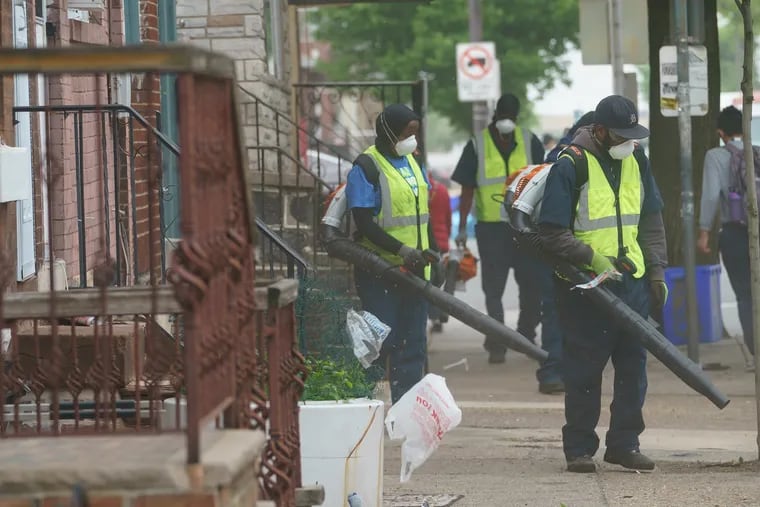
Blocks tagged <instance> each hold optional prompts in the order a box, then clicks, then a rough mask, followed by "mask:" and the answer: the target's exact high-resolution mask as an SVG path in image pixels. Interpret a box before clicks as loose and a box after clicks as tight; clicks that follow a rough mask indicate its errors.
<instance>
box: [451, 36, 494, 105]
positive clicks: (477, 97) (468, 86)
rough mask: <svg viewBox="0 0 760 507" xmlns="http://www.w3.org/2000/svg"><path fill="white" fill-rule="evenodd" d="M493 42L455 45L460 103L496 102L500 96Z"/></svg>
mask: <svg viewBox="0 0 760 507" xmlns="http://www.w3.org/2000/svg"><path fill="white" fill-rule="evenodd" d="M495 54H496V46H495V44H494V43H493V42H467V43H460V44H457V47H456V65H457V91H458V96H459V100H460V101H461V102H479V101H485V100H497V99H498V98H499V96H500V95H501V76H500V67H499V61H498V60H497V59H496V57H495Z"/></svg>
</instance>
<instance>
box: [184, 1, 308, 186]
mask: <svg viewBox="0 0 760 507" xmlns="http://www.w3.org/2000/svg"><path fill="white" fill-rule="evenodd" d="M272 1H274V0H272ZM264 3H265V0H177V37H178V38H179V39H180V41H183V42H187V43H190V44H194V45H196V46H199V47H202V48H204V49H207V50H210V51H215V52H220V53H224V54H226V55H228V56H230V57H231V58H232V59H234V60H235V68H236V71H237V72H236V73H237V79H238V84H239V85H240V88H241V93H240V94H239V96H240V101H241V111H240V115H241V119H242V122H243V127H244V131H245V142H246V146H247V147H248V148H249V163H250V167H251V168H252V169H254V170H258V169H260V166H261V165H264V166H265V167H264V169H265V170H269V171H278V167H277V165H278V161H277V160H276V159H275V158H274V157H268V160H267V163H265V164H261V163H260V158H261V157H259V156H258V153H257V150H253V149H251V148H253V147H255V146H279V147H281V148H283V149H284V150H286V151H287V152H288V153H289V152H290V149H291V147H292V146H293V144H294V142H295V141H294V134H295V132H294V129H293V128H292V126H291V125H290V124H289V122H287V121H282V118H281V119H280V121H279V128H278V124H277V123H278V122H277V121H276V120H275V116H276V114H275V111H276V112H279V113H281V114H283V115H285V116H287V117H288V118H289V117H290V113H291V111H290V59H289V56H288V55H289V43H288V16H287V5H286V1H285V0H279V5H280V6H281V16H280V19H281V24H280V35H281V36H280V37H279V39H280V43H281V47H282V61H281V65H282V67H281V71H280V72H278V75H273V74H271V73H270V69H269V68H268V64H267V58H268V55H267V48H266V31H267V30H268V29H271V28H272V27H271V23H270V22H269V20H268V19H266V16H265V8H264ZM276 3H277V2H275V4H276ZM256 98H258V99H259V102H258V104H257V101H256V100H255V99H256ZM278 132H279V135H278Z"/></svg>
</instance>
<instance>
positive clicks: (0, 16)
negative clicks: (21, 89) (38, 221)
mask: <svg viewBox="0 0 760 507" xmlns="http://www.w3.org/2000/svg"><path fill="white" fill-rule="evenodd" d="M0 46H2V47H13V0H0ZM0 97H1V100H2V111H0V137H2V139H3V140H4V141H5V142H6V143H7V144H11V145H12V144H13V143H14V142H15V134H14V131H13V114H12V109H13V77H11V76H3V77H2V78H0ZM15 252H16V203H14V202H11V203H0V255H2V257H1V258H0V263H2V264H7V265H8V268H7V269H10V268H11V267H12V269H13V273H14V277H15V272H16V255H15ZM6 257H9V258H6Z"/></svg>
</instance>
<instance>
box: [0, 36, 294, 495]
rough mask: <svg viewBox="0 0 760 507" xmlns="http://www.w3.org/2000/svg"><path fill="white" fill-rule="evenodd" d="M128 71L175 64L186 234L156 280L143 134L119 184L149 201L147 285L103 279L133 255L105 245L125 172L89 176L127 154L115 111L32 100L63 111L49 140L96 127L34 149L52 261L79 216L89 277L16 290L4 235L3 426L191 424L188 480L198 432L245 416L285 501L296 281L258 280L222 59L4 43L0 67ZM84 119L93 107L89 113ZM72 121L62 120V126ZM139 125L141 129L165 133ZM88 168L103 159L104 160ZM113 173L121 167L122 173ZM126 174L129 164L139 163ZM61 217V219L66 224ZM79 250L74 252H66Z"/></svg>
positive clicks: (0, 315)
mask: <svg viewBox="0 0 760 507" xmlns="http://www.w3.org/2000/svg"><path fill="white" fill-rule="evenodd" d="M123 72H139V73H140V74H141V77H142V81H143V82H144V83H147V88H146V89H145V90H144V92H145V96H146V97H155V96H157V95H158V94H157V93H156V91H157V90H156V89H151V86H154V85H155V86H158V83H159V80H158V77H159V74H160V73H161V72H171V73H174V74H176V75H177V92H178V95H177V97H178V110H179V112H180V114H179V136H180V137H179V140H180V141H179V143H178V144H179V145H180V146H182V151H181V152H180V151H179V149H177V150H176V151H174V152H173V153H175V154H179V162H180V164H179V167H180V170H181V174H180V178H179V185H180V188H179V197H180V199H181V203H180V204H181V206H180V211H181V231H182V235H181V241H180V242H179V244H178V245H177V247H176V249H175V251H174V253H173V255H172V257H171V261H172V262H169V263H167V264H168V268H167V275H166V283H165V282H164V280H163V279H162V277H161V276H160V273H159V272H158V271H157V270H155V269H152V266H153V259H159V258H160V249H162V248H163V246H162V245H160V244H159V242H158V241H155V240H156V239H158V237H159V236H163V234H161V230H160V229H157V228H155V227H153V224H160V221H159V220H158V216H159V208H160V205H161V201H162V199H163V198H164V195H163V189H161V170H162V164H161V151H162V147H164V144H160V142H158V141H156V140H155V139H152V140H147V141H145V148H144V150H143V151H142V152H141V155H144V157H145V158H144V160H145V167H144V170H145V174H144V175H139V174H136V176H140V178H138V179H136V180H135V185H134V187H136V188H130V185H127V190H128V191H129V192H130V193H131V194H130V195H129V196H128V197H131V195H133V196H134V197H135V198H137V197H139V196H142V197H143V198H144V202H145V208H144V209H141V207H140V204H141V203H142V201H137V204H136V206H135V207H136V213H135V216H136V222H137V226H138V228H140V227H142V228H141V229H140V231H139V232H144V233H145V234H146V236H147V238H148V240H147V242H146V251H147V253H146V258H147V259H148V260H149V261H148V263H147V264H146V265H147V266H150V267H151V269H149V276H148V277H146V278H145V280H143V282H144V283H140V284H133V285H131V286H126V287H114V280H115V279H117V278H118V277H117V273H118V272H119V269H117V266H120V267H124V266H125V265H129V264H130V262H128V261H130V259H128V258H127V257H126V256H124V257H123V258H122V259H121V260H119V259H118V257H117V255H118V254H117V253H116V252H115V247H116V245H117V244H118V243H117V242H116V240H115V239H114V235H115V233H116V232H117V231H118V227H117V226H116V225H115V223H116V219H115V218H113V217H116V209H118V208H119V207H120V206H117V205H116V204H115V199H116V196H115V195H119V199H120V200H119V204H121V203H123V202H130V203H131V201H122V200H121V195H120V193H119V192H116V194H114V189H117V190H118V189H119V188H120V187H119V186H118V184H115V183H116V182H115V181H114V180H116V179H117V178H118V179H119V181H120V178H121V175H119V176H118V177H117V176H114V177H111V176H110V174H109V175H108V176H106V177H104V176H102V174H100V172H98V174H97V175H94V176H92V177H90V176H88V174H89V173H88V167H90V166H89V164H90V162H92V161H95V162H97V161H108V157H110V156H112V157H113V160H114V161H117V159H119V157H120V156H122V155H123V154H122V153H121V152H120V151H119V146H121V145H120V144H119V143H118V142H113V141H111V137H110V136H111V135H112V134H110V133H108V134H107V132H109V131H108V128H107V126H108V120H109V119H110V118H109V114H115V115H116V116H118V114H117V113H116V112H115V111H111V110H110V109H109V108H110V106H108V105H105V104H96V105H95V106H94V112H85V111H77V112H76V114H74V113H68V114H69V116H68V117H66V113H65V111H63V110H57V111H56V108H55V107H54V106H45V107H43V108H42V109H41V113H42V114H46V115H48V118H49V119H50V122H51V123H56V122H58V123H57V127H58V128H57V130H56V132H57V136H58V137H56V143H58V144H60V145H64V144H66V142H67V140H70V139H72V138H77V136H76V135H75V134H77V133H79V132H82V133H86V132H87V129H88V128H92V129H93V131H94V132H96V133H97V136H95V141H89V143H90V144H88V141H87V139H90V137H92V136H90V137H85V136H82V137H81V139H82V141H78V143H79V144H80V148H79V151H76V150H71V153H76V156H73V157H70V158H73V159H83V160H80V161H76V160H69V159H67V158H66V157H67V155H66V153H68V152H66V153H64V154H62V155H61V153H60V148H61V147H60V146H54V145H53V142H52V141H51V137H50V136H47V138H46V141H47V143H46V145H45V146H44V148H45V149H44V150H41V151H43V152H44V153H46V154H47V155H46V158H47V162H48V163H47V167H48V171H47V173H46V174H43V175H42V179H43V180H44V183H45V184H46V186H47V188H48V189H49V192H48V208H49V209H50V210H51V213H49V214H48V228H47V231H46V236H47V237H46V240H45V242H44V245H45V247H44V248H46V249H47V254H48V258H49V259H51V260H55V259H58V258H60V257H61V255H62V253H63V252H64V251H67V250H68V249H73V250H75V251H76V254H77V255H80V253H79V251H78V246H79V245H78V241H77V240H76V238H77V235H78V234H79V233H78V224H79V223H81V222H82V220H84V223H85V226H88V225H89V226H90V227H89V228H88V229H87V230H85V234H86V235H85V240H86V241H85V248H86V249H87V259H86V262H87V264H86V265H85V266H83V268H82V273H83V276H89V277H90V278H91V279H92V283H90V282H87V283H86V284H85V285H86V287H83V288H80V289H78V290H71V291H66V290H61V289H63V287H60V286H58V283H57V282H56V277H54V276H51V277H50V278H51V287H50V290H49V291H47V292H45V291H41V292H24V293H13V292H12V289H13V288H14V285H15V270H14V269H13V266H14V264H15V263H14V259H15V256H16V252H14V251H10V250H9V249H8V248H7V246H2V247H0V358H1V359H2V364H3V366H4V367H3V368H0V399H2V401H3V402H4V407H3V410H2V411H0V438H5V437H17V436H32V435H42V434H49V435H56V436H60V435H65V434H67V433H98V434H105V433H115V432H122V433H142V432H152V433H160V432H162V431H167V430H175V431H177V430H181V431H185V432H186V433H187V453H186V456H187V459H186V460H187V465H188V470H189V476H188V478H189V480H191V481H195V480H197V479H198V475H199V474H198V473H197V472H198V471H199V470H200V463H201V452H202V448H201V434H202V433H203V432H204V431H205V430H206V429H207V428H208V427H209V426H214V421H216V425H217V426H218V425H222V426H223V427H225V428H251V429H256V430H260V431H262V432H266V434H267V436H268V439H267V447H266V450H265V453H264V456H263V457H262V461H261V467H262V469H261V473H260V481H261V484H262V491H263V495H264V496H265V497H266V498H270V499H273V500H274V501H275V503H276V504H277V505H278V506H282V507H293V506H294V504H295V489H296V488H298V487H299V486H300V480H301V479H300V456H299V431H298V430H299V428H298V399H299V397H300V394H301V392H302V389H303V382H304V378H305V376H306V371H305V367H304V358H303V357H302V356H301V354H300V353H299V351H298V347H297V344H296V331H295V310H294V302H295V299H296V297H297V294H298V283H297V282H296V281H295V280H281V281H280V282H278V283H275V284H271V283H270V284H268V285H267V286H264V287H261V286H258V284H257V282H258V278H259V277H258V276H257V273H256V271H255V260H254V256H255V252H254V247H255V245H254V237H255V230H256V229H255V227H256V224H255V220H254V219H255V217H254V214H253V207H252V206H251V199H250V195H249V191H250V188H251V184H250V181H249V180H250V174H249V172H248V165H247V160H246V155H245V153H246V152H245V146H244V142H243V141H242V129H241V128H240V126H239V124H238V122H237V110H238V107H239V104H238V103H237V101H236V100H235V95H234V91H235V83H234V75H235V72H234V65H233V62H232V61H231V60H229V59H228V58H226V57H223V56H219V55H216V54H212V53H208V52H205V51H201V50H198V49H196V48H189V47H178V46H175V47H171V48H165V47H160V46H132V47H123V48H110V47H100V46H98V47H91V46H88V47H84V46H79V47H67V48H51V49H45V50H42V49H32V50H25V51H16V50H10V49H3V48H0V74H30V75H31V78H34V77H35V74H36V73H43V74H47V75H48V79H52V77H51V76H57V75H60V74H66V75H67V76H66V79H71V80H76V79H86V80H87V83H93V82H94V83H107V82H108V79H107V76H106V74H107V73H123ZM30 80H31V79H30ZM75 83H76V82H75ZM80 84H81V83H80ZM100 96H102V97H105V93H102V94H100ZM62 107H63V106H62ZM87 115H90V116H87ZM75 117H76V122H74V120H73V118H75ZM89 117H92V118H95V119H94V120H91V123H90V124H88V123H87V121H86V119H87V118H89ZM101 118H102V119H101ZM130 118H132V121H138V122H139V120H136V119H135V117H134V116H130ZM117 119H118V118H117ZM67 121H70V122H71V123H72V126H71V127H70V131H69V130H68V127H66V125H67V124H66V123H64V122H67ZM74 123H76V124H77V125H79V126H77V127H74V126H73V124H74ZM104 127H105V128H104ZM74 128H76V129H77V130H76V132H75V131H74ZM49 130H50V129H49ZM146 130H148V132H147V134H146V135H148V136H149V137H150V136H151V135H152V136H153V137H159V138H160V135H159V133H156V132H155V131H153V130H150V129H146ZM154 134H155V135H154ZM131 137H132V136H127V138H128V139H129V138H131ZM135 140H136V141H139V139H135ZM110 143H113V145H111V144H110ZM138 144H139V143H138ZM82 145H84V146H82ZM56 150H58V151H56ZM111 154H113V155H111ZM88 158H89V159H91V160H88ZM115 163H116V164H121V162H118V161H117V162H115ZM96 166H97V167H98V169H99V170H100V171H103V170H105V168H107V167H111V163H110V162H108V163H106V162H102V167H101V166H100V165H97V164H96ZM124 167H126V168H129V165H128V164H127V165H126V166H124ZM111 168H112V167H111ZM72 172H79V173H80V174H79V175H75V174H71V173H72ZM124 172H126V173H127V176H128V175H129V172H130V171H129V170H125V171H124ZM134 172H135V173H139V172H140V165H139V164H137V163H136V164H135V168H134ZM82 173H83V174H82ZM69 176H71V179H72V181H73V182H74V183H75V181H74V180H76V178H75V177H74V176H76V177H78V178H80V179H81V180H83V181H81V182H82V183H83V184H84V188H83V190H82V191H80V197H82V199H80V200H79V201H77V198H76V197H75V196H74V195H73V194H76V190H73V191H72V188H70V187H68V186H67V185H65V184H63V183H64V182H62V181H60V180H58V179H57V178H67V177H69ZM95 176H97V177H95ZM142 176H144V178H142ZM38 177H39V176H38ZM106 178H107V179H106ZM138 181H141V182H144V183H141V184H137V182H138ZM104 182H110V183H109V184H104ZM141 185H142V186H141ZM71 187H73V188H76V185H71ZM81 194H83V195H81ZM67 195H70V199H69V198H67V197H66V196H67ZM58 198H60V200H57V199H58ZM58 202H62V203H63V204H64V205H66V204H70V205H71V206H73V208H72V209H71V213H70V214H69V213H66V214H64V217H69V216H70V219H69V220H67V221H65V223H64V226H65V227H63V228H61V227H55V228H54V227H52V224H53V220H54V218H55V217H58V216H60V215H57V214H56V212H57V211H58V210H57V209H54V207H53V205H54V204H56V203H58ZM80 202H84V214H82V212H81V205H80ZM128 207H131V205H130V206H128ZM76 208H80V210H79V212H78V210H77V209H76ZM91 217H95V218H91ZM142 218H145V220H141V219H142ZM88 220H91V222H90V223H89V224H88V223H87V221H88ZM107 228H110V230H108V231H106V229H107ZM90 229H92V230H90ZM56 230H58V231H62V233H61V237H56V235H55V231H56ZM89 233H92V234H94V235H96V236H97V237H98V238H99V239H98V240H97V241H99V242H101V243H102V244H99V245H96V246H98V248H95V249H90V248H89V247H90V246H91V244H90V243H88V238H90V237H92V236H87V234H89ZM71 239H74V241H73V242H71V244H69V242H67V241H70V240H71ZM64 240H67V241H64ZM107 240H108V241H110V248H106V245H105V243H106V241H107ZM138 240H139V237H138ZM79 262H80V261H79V257H76V261H75V265H79ZM304 264H305V262H304ZM139 267H140V265H138V268H139ZM84 268H86V269H84ZM127 285H128V284H127ZM172 399H173V402H172V401H171V400H172ZM167 418H168V419H167Z"/></svg>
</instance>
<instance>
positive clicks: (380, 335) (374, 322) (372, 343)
mask: <svg viewBox="0 0 760 507" xmlns="http://www.w3.org/2000/svg"><path fill="white" fill-rule="evenodd" d="M346 328H347V329H348V335H349V336H350V337H351V342H352V343H353V346H354V355H355V356H356V358H357V359H358V360H359V362H360V363H361V364H362V366H364V367H365V368H369V367H370V366H371V365H372V363H373V362H374V361H375V360H376V359H377V358H378V357H380V348H381V347H382V346H383V342H384V341H385V339H386V338H387V337H388V335H389V334H390V332H391V328H390V327H389V326H387V325H386V324H384V323H382V322H381V321H380V319H378V318H377V317H375V316H374V315H372V314H371V313H369V312H366V311H362V312H357V311H355V310H354V309H353V308H350V309H349V310H348V313H347V314H346Z"/></svg>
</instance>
